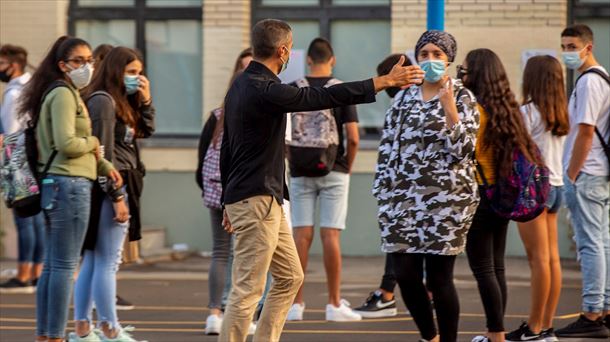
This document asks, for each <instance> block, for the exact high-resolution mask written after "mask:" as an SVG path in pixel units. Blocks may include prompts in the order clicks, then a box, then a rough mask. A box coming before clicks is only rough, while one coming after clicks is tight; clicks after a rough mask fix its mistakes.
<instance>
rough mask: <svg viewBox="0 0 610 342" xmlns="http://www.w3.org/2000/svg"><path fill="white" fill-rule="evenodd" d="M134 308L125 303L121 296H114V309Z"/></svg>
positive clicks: (130, 304)
mask: <svg viewBox="0 0 610 342" xmlns="http://www.w3.org/2000/svg"><path fill="white" fill-rule="evenodd" d="M134 308H135V306H134V305H133V304H132V303H130V302H128V301H126V300H125V299H124V298H122V297H121V296H119V295H117V296H116V309H117V310H133V309H134Z"/></svg>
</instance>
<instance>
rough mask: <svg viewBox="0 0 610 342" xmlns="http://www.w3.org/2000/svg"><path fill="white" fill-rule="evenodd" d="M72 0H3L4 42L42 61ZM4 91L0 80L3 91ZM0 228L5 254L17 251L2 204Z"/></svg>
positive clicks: (0, 35)
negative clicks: (20, 48)
mask: <svg viewBox="0 0 610 342" xmlns="http://www.w3.org/2000/svg"><path fill="white" fill-rule="evenodd" d="M67 25H68V0H49V1H40V0H0V45H1V44H7V43H10V44H15V45H20V46H23V47H24V48H25V49H26V50H27V51H28V61H29V63H30V64H31V65H38V63H39V62H40V61H41V60H42V58H43V57H44V55H45V54H46V52H47V51H48V49H49V48H50V47H51V45H52V44H53V42H54V41H55V39H57V38H58V37H59V36H61V35H63V34H66V31H67ZM3 91H4V86H3V83H0V94H1V93H2V92H3ZM0 231H3V232H4V236H3V238H2V240H0V243H3V248H0V250H3V252H4V254H5V255H7V256H10V257H16V255H17V242H16V241H17V240H16V239H17V235H16V232H15V229H14V224H13V216H12V214H11V213H10V211H9V210H8V209H7V208H6V207H5V206H4V203H2V204H0Z"/></svg>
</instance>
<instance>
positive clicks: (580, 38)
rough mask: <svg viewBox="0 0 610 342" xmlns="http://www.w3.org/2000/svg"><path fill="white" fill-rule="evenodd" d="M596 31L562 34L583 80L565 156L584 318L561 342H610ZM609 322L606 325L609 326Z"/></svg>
mask: <svg viewBox="0 0 610 342" xmlns="http://www.w3.org/2000/svg"><path fill="white" fill-rule="evenodd" d="M594 46H595V45H594V40H593V32H592V31H591V28H589V27H588V26H586V25H574V26H570V27H568V28H566V29H565V30H563V32H562V33H561V49H562V51H563V52H562V55H561V57H562V59H563V62H564V64H565V65H566V67H568V68H569V69H572V70H576V71H578V72H579V73H580V74H581V75H582V76H580V77H579V78H578V79H577V82H576V84H575V86H574V90H573V91H572V95H571V96H570V101H569V106H568V110H569V113H570V133H569V134H568V137H567V140H566V144H565V152H564V155H563V168H564V184H565V185H564V188H565V197H566V204H567V207H568V209H569V211H570V223H571V224H572V228H573V229H574V240H575V241H576V248H577V249H578V255H579V261H580V266H581V270H582V284H583V286H582V307H581V310H582V314H581V315H580V317H579V318H578V319H577V320H576V321H575V322H573V323H571V324H569V325H567V326H566V327H564V328H562V329H558V330H557V331H556V334H557V336H559V337H589V338H592V337H599V338H604V337H605V338H607V337H608V336H609V332H608V329H607V328H610V230H609V229H608V226H609V223H608V215H609V212H610V182H609V179H608V176H609V175H610V168H609V166H608V158H610V157H609V156H608V154H607V153H604V145H606V146H608V144H609V143H610V141H609V137H610V83H609V82H610V81H608V71H607V70H606V69H604V68H603V67H602V66H601V65H600V64H599V63H598V62H597V60H596V59H595V55H594V53H593V49H594ZM604 320H605V325H606V326H604Z"/></svg>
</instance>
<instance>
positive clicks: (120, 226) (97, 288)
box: [74, 197, 129, 328]
mask: <svg viewBox="0 0 610 342" xmlns="http://www.w3.org/2000/svg"><path fill="white" fill-rule="evenodd" d="M126 200H127V197H125V201H126ZM114 217H115V215H114V208H113V207H112V201H111V200H110V199H109V198H108V197H106V198H105V199H104V201H103V203H102V209H101V213H100V222H99V226H98V231H97V240H96V242H95V249H94V250H85V252H84V255H83V261H82V264H81V269H80V273H79V275H78V279H77V280H76V285H75V286H74V320H75V321H87V322H92V311H93V302H95V308H96V309H95V310H96V312H97V313H96V314H97V321H98V325H99V324H101V323H108V325H109V326H110V328H118V327H119V320H118V317H117V312H116V273H117V271H118V270H119V265H120V264H121V253H122V252H123V242H124V241H125V235H126V234H127V229H128V228H129V221H127V222H124V223H119V222H116V221H115V220H114Z"/></svg>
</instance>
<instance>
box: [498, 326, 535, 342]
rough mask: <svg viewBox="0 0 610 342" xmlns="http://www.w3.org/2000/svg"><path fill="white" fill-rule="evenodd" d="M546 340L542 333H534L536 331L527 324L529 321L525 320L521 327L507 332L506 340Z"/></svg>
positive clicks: (512, 341) (517, 341)
mask: <svg viewBox="0 0 610 342" xmlns="http://www.w3.org/2000/svg"><path fill="white" fill-rule="evenodd" d="M521 341H527V342H544V338H543V337H542V333H538V334H534V332H533V331H532V330H531V329H530V327H529V326H528V325H527V322H523V323H522V324H521V326H520V327H519V329H517V330H514V331H511V332H509V333H508V334H506V342H521Z"/></svg>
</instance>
